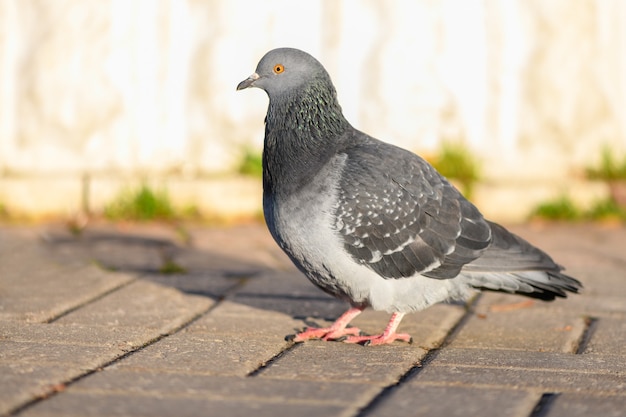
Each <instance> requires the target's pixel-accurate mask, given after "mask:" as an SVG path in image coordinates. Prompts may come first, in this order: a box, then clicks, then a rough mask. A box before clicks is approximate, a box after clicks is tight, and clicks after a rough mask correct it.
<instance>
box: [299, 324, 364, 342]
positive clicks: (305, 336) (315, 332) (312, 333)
mask: <svg viewBox="0 0 626 417" xmlns="http://www.w3.org/2000/svg"><path fill="white" fill-rule="evenodd" d="M359 333H361V330H359V329H357V328H356V327H346V328H343V329H333V328H332V326H331V327H322V328H317V327H309V328H306V329H305V330H304V331H303V332H300V333H297V334H296V335H295V337H294V338H293V339H292V340H293V341H294V342H304V341H305V340H309V339H322V340H337V339H340V338H342V337H345V336H351V337H358V336H356V335H358V334H359Z"/></svg>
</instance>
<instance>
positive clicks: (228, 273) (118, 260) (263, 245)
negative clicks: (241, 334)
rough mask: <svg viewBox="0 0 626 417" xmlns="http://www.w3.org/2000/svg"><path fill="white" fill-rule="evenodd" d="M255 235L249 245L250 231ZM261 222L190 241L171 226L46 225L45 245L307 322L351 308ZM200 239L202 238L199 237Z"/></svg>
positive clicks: (69, 256)
mask: <svg viewBox="0 0 626 417" xmlns="http://www.w3.org/2000/svg"><path fill="white" fill-rule="evenodd" d="M250 233H254V234H255V239H256V241H255V244H254V245H252V250H251V248H250V245H249V244H248V243H249V242H248V241H247V236H248V235H249V234H250ZM268 237H269V234H268V233H267V231H266V230H265V229H263V228H262V226H259V225H257V226H253V227H243V228H232V229H229V230H218V231H216V232H214V233H212V231H206V230H204V231H202V232H200V233H199V234H198V235H197V236H195V237H194V235H193V233H192V237H191V242H189V241H187V242H184V241H181V239H180V238H179V236H178V235H177V233H175V232H171V230H169V229H168V228H160V229H158V230H157V232H156V233H155V232H154V230H147V229H146V230H144V229H143V228H142V227H136V228H133V229H132V230H130V231H128V230H120V229H118V228H116V227H113V226H107V227H94V228H90V227H88V228H86V229H84V230H82V231H81V232H80V233H71V232H70V231H68V230H65V229H63V228H57V229H54V230H48V231H47V232H46V233H45V239H43V241H44V245H45V247H46V249H47V250H48V251H50V253H51V254H52V255H53V256H54V257H55V258H57V259H59V260H60V261H62V262H72V263H78V264H95V265H97V266H98V267H100V268H102V269H104V270H106V271H111V272H121V273H128V274H135V275H136V276H138V278H139V279H142V280H147V281H150V282H154V283H157V284H160V285H164V286H168V287H172V288H175V289H177V290H179V291H181V292H184V293H187V294H193V295H200V296H204V297H208V298H211V299H213V300H215V301H221V300H224V299H227V300H230V301H232V302H236V303H239V304H244V305H246V306H250V307H253V308H257V309H264V310H272V311H276V312H280V313H283V314H287V315H289V316H291V317H294V318H297V319H303V320H305V322H306V321H307V320H308V319H309V318H311V317H314V318H319V319H327V320H330V319H333V318H336V317H337V316H339V315H340V314H341V313H342V312H343V311H344V310H345V308H346V307H347V305H346V304H345V303H343V302H341V301H338V300H336V299H334V298H332V297H330V296H328V295H326V294H325V293H323V292H322V291H320V290H319V289H317V288H316V287H314V286H313V285H312V284H311V283H310V282H309V281H308V280H307V279H306V278H305V277H304V275H302V274H301V273H300V272H299V271H297V270H296V269H295V267H293V265H291V262H290V261H289V260H288V258H287V257H286V256H285V255H284V254H282V252H280V250H279V249H278V248H277V247H276V245H275V243H274V242H273V241H271V238H268ZM195 238H197V239H198V240H199V242H194V239H195Z"/></svg>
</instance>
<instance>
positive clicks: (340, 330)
mask: <svg viewBox="0 0 626 417" xmlns="http://www.w3.org/2000/svg"><path fill="white" fill-rule="evenodd" d="M362 311H363V309H362V308H358V307H352V308H351V309H349V310H348V311H346V312H345V313H343V314H342V315H341V316H339V318H338V319H337V320H335V322H334V323H333V324H332V325H331V326H330V327H324V328H316V327H311V328H308V329H305V330H304V331H303V332H300V333H297V334H296V335H294V336H287V337H286V338H285V339H287V340H293V341H294V342H304V341H305V340H309V339H322V340H337V339H340V338H342V337H345V336H356V335H358V334H360V333H361V330H359V329H357V328H356V327H347V326H348V323H350V321H351V320H352V319H353V318H355V317H356V316H358V315H359V314H361V312H362Z"/></svg>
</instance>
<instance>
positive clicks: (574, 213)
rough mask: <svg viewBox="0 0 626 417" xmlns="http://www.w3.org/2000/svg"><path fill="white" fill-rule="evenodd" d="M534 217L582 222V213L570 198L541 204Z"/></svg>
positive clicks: (533, 214)
mask: <svg viewBox="0 0 626 417" xmlns="http://www.w3.org/2000/svg"><path fill="white" fill-rule="evenodd" d="M532 217H539V218H542V219H547V220H567V221H574V220H580V219H581V218H582V213H581V211H580V210H579V209H578V208H577V207H576V205H575V204H574V202H573V201H572V200H571V199H570V198H569V197H567V196H561V197H559V198H557V199H556V200H552V201H547V202H545V203H541V204H540V205H539V206H537V208H535V210H533V213H532Z"/></svg>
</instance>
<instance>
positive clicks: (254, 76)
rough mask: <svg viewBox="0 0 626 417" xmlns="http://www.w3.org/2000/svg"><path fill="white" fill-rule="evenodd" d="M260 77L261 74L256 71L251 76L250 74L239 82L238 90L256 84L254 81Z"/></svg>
mask: <svg viewBox="0 0 626 417" xmlns="http://www.w3.org/2000/svg"><path fill="white" fill-rule="evenodd" d="M258 79H259V74H257V73H256V72H255V73H254V74H252V75H251V76H249V77H248V78H246V79H245V80H243V81H242V82H240V83H239V84H237V91H239V90H243V89H244V88H248V87H251V86H252V85H254V82H255V81H256V80H258Z"/></svg>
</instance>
